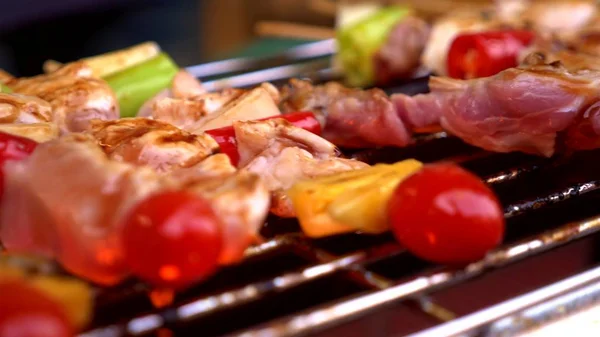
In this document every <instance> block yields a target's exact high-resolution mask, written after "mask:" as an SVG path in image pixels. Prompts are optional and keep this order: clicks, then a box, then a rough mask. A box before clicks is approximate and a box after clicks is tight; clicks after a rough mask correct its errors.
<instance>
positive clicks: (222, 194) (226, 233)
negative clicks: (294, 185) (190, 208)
mask: <svg viewBox="0 0 600 337" xmlns="http://www.w3.org/2000/svg"><path fill="white" fill-rule="evenodd" d="M189 190H190V191H193V192H194V193H198V194H199V195H201V196H203V197H204V198H206V199H208V200H210V201H211V202H212V205H213V209H214V211H215V213H216V214H217V216H219V218H220V219H221V221H222V222H223V225H224V227H223V228H222V233H223V238H224V240H223V250H222V252H221V255H220V257H219V262H220V263H221V264H230V263H235V262H237V261H239V260H241V258H242V257H243V255H244V251H245V250H246V248H247V247H248V246H249V245H250V244H253V243H256V241H257V240H258V234H259V233H258V232H259V230H260V227H261V226H262V224H263V223H264V221H265V219H266V217H267V214H268V213H269V200H270V195H269V191H268V189H267V187H266V186H265V184H264V183H263V182H262V180H261V179H260V177H259V176H258V175H255V174H252V173H248V172H239V173H236V174H232V175H229V176H227V177H220V178H219V179H210V178H209V179H204V180H203V181H197V182H195V183H194V184H192V185H190V187H189Z"/></svg>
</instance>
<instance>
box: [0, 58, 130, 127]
mask: <svg viewBox="0 0 600 337" xmlns="http://www.w3.org/2000/svg"><path fill="white" fill-rule="evenodd" d="M6 84H7V85H8V86H9V87H10V88H11V89H12V90H13V91H14V92H15V93H19V94H23V95H29V96H37V97H39V98H41V99H43V100H45V101H47V102H49V103H50V105H51V106H52V110H53V114H52V121H53V122H54V123H56V124H57V125H58V127H59V128H60V130H61V132H63V133H67V132H79V131H84V130H86V129H87V128H88V126H89V122H90V121H91V120H92V119H101V120H113V119H117V118H118V117H119V107H118V104H117V98H116V97H115V94H114V93H113V91H112V89H111V88H110V87H109V86H108V84H106V82H104V81H103V80H101V79H98V78H94V77H93V76H92V70H91V69H90V68H89V67H87V66H86V65H85V64H84V63H81V62H78V63H72V64H68V65H66V66H64V67H62V68H60V69H59V70H57V71H55V72H53V73H50V74H44V75H38V76H35V77H30V78H17V79H12V80H10V81H8V83H6Z"/></svg>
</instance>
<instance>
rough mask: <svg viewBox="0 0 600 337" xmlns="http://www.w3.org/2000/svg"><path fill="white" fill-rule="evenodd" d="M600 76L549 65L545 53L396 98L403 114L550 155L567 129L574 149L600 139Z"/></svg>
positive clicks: (505, 147)
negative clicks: (516, 64)
mask: <svg viewBox="0 0 600 337" xmlns="http://www.w3.org/2000/svg"><path fill="white" fill-rule="evenodd" d="M599 81H600V73H598V71H594V70H570V69H568V68H566V67H564V66H562V65H561V64H560V63H559V62H555V63H551V64H546V63H544V60H543V58H539V57H531V58H528V60H527V63H525V64H523V65H522V66H520V67H518V68H511V69H507V70H505V71H503V72H501V73H499V74H497V75H495V76H492V77H487V78H478V79H474V80H464V81H463V80H452V79H448V78H439V77H433V78H432V79H431V80H430V89H431V93H429V94H423V95H417V96H414V97H409V96H406V95H402V94H398V95H393V96H392V100H393V101H394V102H395V105H396V108H397V109H398V113H399V115H400V116H418V115H421V116H428V117H427V118H424V119H425V120H429V121H433V120H435V119H436V118H439V120H440V122H441V126H442V127H443V128H444V129H446V130H448V131H450V132H451V133H452V134H454V135H456V136H458V137H460V138H461V139H463V140H464V141H465V142H467V143H469V144H472V145H475V146H479V147H482V148H484V149H486V150H490V151H496V152H511V151H521V152H525V153H531V154H537V155H542V156H546V157H549V156H552V155H553V154H554V153H555V151H556V150H557V145H559V144H557V139H558V135H559V134H562V133H565V134H566V135H567V137H566V144H567V146H568V148H570V149H571V150H581V149H588V148H591V147H595V146H596V145H595V144H597V143H598V141H597V139H598V138H599V135H600V134H598V133H596V132H595V131H593V130H594V128H590V127H589V126H594V125H595V124H596V123H597V122H596V117H595V111H596V109H595V108H594V107H595V103H597V102H598V101H599V100H600V91H598V89H597V88H598V84H599ZM582 128H584V129H586V132H584V131H583V130H582ZM598 130H599V131H600V129H598ZM582 134H585V135H586V137H582Z"/></svg>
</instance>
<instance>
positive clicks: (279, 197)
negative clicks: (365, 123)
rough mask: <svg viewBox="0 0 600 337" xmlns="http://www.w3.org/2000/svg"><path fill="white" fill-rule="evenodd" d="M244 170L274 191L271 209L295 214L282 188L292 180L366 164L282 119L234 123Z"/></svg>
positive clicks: (279, 213) (274, 211) (287, 186)
mask: <svg viewBox="0 0 600 337" xmlns="http://www.w3.org/2000/svg"><path fill="white" fill-rule="evenodd" d="M234 129H235V134H236V138H237V142H238V151H239V154H240V167H242V171H243V172H253V173H256V174H259V175H260V176H261V178H262V179H263V181H264V182H265V184H266V185H267V188H268V189H269V191H271V192H272V193H273V198H272V200H271V211H272V212H273V213H275V214H277V215H279V216H282V217H291V216H294V211H293V208H292V206H291V203H290V202H289V200H288V199H287V196H286V195H285V191H286V190H287V189H288V188H290V187H291V186H292V185H293V184H294V183H295V182H297V181H299V180H302V179H310V178H313V177H318V176H322V175H328V174H332V173H336V172H342V171H347V170H353V169H358V168H363V167H367V166H368V165H367V164H365V163H363V162H360V161H356V160H351V159H344V158H337V157H336V156H337V155H338V154H339V151H338V150H337V148H336V147H335V145H333V144H331V143H330V142H328V141H327V140H325V139H323V138H321V137H319V136H317V135H314V134H312V133H311V132H309V131H306V130H304V129H301V128H297V127H295V126H293V125H291V124H290V123H289V122H287V121H285V120H281V119H279V120H278V119H273V120H266V121H248V122H236V123H234Z"/></svg>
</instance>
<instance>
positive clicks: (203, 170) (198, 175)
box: [169, 153, 237, 185]
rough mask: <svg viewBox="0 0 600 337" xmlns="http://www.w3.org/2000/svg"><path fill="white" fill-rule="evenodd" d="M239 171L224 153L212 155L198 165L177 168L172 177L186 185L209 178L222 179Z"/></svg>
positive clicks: (171, 173)
mask: <svg viewBox="0 0 600 337" xmlns="http://www.w3.org/2000/svg"><path fill="white" fill-rule="evenodd" d="M236 171H237V169H236V168H235V166H233V165H231V160H230V159H229V156H227V155H226V154H223V153H218V154H215V155H212V156H210V157H208V158H206V159H204V160H202V161H201V162H199V163H198V164H196V165H193V166H189V167H181V168H177V169H175V170H173V171H171V172H170V174H169V175H170V177H172V178H173V179H175V180H177V181H178V182H180V183H182V184H184V185H190V184H193V183H195V182H198V181H204V180H206V179H208V178H211V179H220V178H223V177H227V176H230V175H232V174H234V173H235V172H236Z"/></svg>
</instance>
